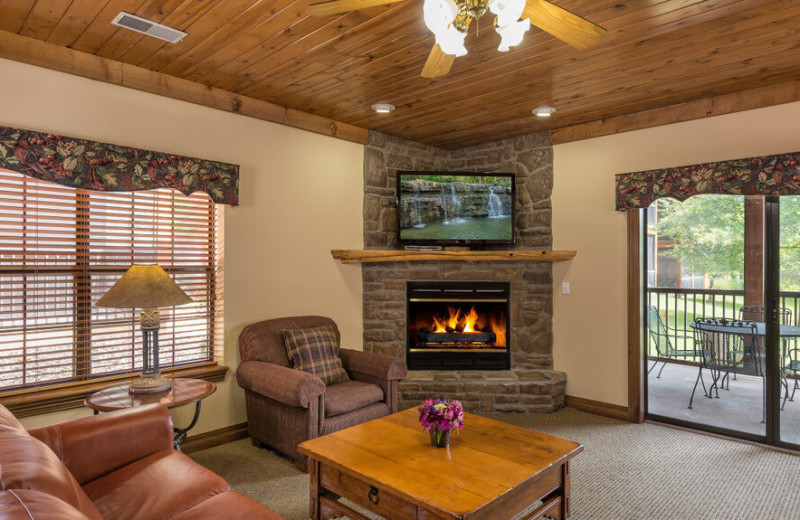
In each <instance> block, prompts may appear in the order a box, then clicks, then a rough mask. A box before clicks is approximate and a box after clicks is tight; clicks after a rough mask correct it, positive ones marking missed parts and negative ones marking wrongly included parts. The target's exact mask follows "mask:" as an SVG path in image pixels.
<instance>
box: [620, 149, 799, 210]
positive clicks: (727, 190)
mask: <svg viewBox="0 0 800 520" xmlns="http://www.w3.org/2000/svg"><path fill="white" fill-rule="evenodd" d="M711 193H715V194H724V195H800V152H794V153H786V154H780V155H767V156H764V157H750V158H747V159H735V160H732V161H720V162H713V163H705V164H694V165H691V166H678V167H676V168H664V169H661V170H648V171H642V172H633V173H622V174H619V175H617V177H616V196H617V210H619V211H624V210H627V209H636V208H646V207H648V206H650V204H651V203H652V202H653V201H655V200H657V199H660V198H664V197H671V198H673V199H677V200H681V201H682V200H686V199H688V198H689V197H691V196H692V195H702V194H711Z"/></svg>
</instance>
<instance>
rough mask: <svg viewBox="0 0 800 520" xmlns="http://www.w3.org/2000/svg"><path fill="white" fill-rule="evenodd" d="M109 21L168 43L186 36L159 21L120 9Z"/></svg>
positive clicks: (175, 41) (176, 41)
mask: <svg viewBox="0 0 800 520" xmlns="http://www.w3.org/2000/svg"><path fill="white" fill-rule="evenodd" d="M111 23H113V24H114V25H118V26H120V27H125V28H126V29H130V30H132V31H136V32H138V33H142V34H146V35H148V36H152V37H153V38H158V39H159V40H164V41H167V42H170V43H178V42H179V41H181V40H182V39H183V38H184V36H186V33H185V32H183V31H179V30H177V29H173V28H172V27H167V26H166V25H161V24H160V23H155V22H151V21H150V20H145V19H144V18H142V17H141V16H136V15H135V14H130V13H126V12H124V11H121V12H120V13H119V14H118V15H117V16H116V17H115V18H114V19H113V20H111Z"/></svg>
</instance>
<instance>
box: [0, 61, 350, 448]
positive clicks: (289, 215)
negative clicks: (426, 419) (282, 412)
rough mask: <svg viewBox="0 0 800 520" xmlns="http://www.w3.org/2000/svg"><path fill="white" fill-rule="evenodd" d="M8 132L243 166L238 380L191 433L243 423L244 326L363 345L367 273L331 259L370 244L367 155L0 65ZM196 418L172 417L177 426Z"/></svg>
mask: <svg viewBox="0 0 800 520" xmlns="http://www.w3.org/2000/svg"><path fill="white" fill-rule="evenodd" d="M0 124H3V125H8V126H19V127H23V128H30V129H35V130H45V131H50V132H54V133H60V134H64V135H68V136H74V137H83V138H87V139H94V140H100V141H107V142H111V143H117V144H123V145H129V146H135V147H140V148H147V149H155V150H159V151H165V152H173V153H177V154H184V155H190V156H195V157H202V158H206V159H214V160H219V161H226V162H232V163H237V164H239V165H241V177H240V206H238V207H236V208H230V207H229V208H226V209H225V353H224V356H225V358H224V363H225V364H226V365H228V366H229V367H231V369H232V371H231V373H230V374H229V375H228V377H227V379H226V380H225V382H224V383H221V384H219V385H218V386H219V388H218V390H217V392H216V394H214V395H213V396H211V397H209V398H208V399H207V400H206V401H205V402H204V404H203V413H202V415H201V419H200V422H199V424H198V426H197V428H196V429H195V430H193V432H192V433H201V432H204V431H208V430H212V429H216V428H222V427H224V426H228V425H232V424H237V423H240V422H244V421H245V420H246V417H245V410H244V397H243V393H242V391H241V389H240V388H239V387H238V385H237V384H236V380H235V376H233V372H235V369H236V365H237V363H238V359H239V354H238V350H237V345H236V340H237V337H238V335H239V332H240V331H241V329H242V327H244V326H245V325H247V324H249V323H252V322H255V321H259V320H262V319H267V318H274V317H279V316H287V315H297V314H324V315H328V316H331V317H332V318H333V319H335V320H336V322H337V323H338V324H339V326H340V328H341V330H342V340H343V345H344V346H347V347H351V348H356V349H360V348H361V337H362V321H361V270H360V268H359V267H357V266H356V267H353V266H342V265H340V264H338V263H337V262H334V261H333V259H331V257H330V250H331V249H336V248H360V247H361V245H362V233H361V229H362V219H361V208H362V199H363V173H362V160H363V146H361V145H358V144H354V143H348V142H345V141H341V140H338V139H333V138H329V137H325V136H321V135H317V134H313V133H309V132H305V131H302V130H297V129H293V128H288V127H284V126H280V125H276V124H273V123H268V122H264V121H259V120H256V119H251V118H247V117H243V116H238V115H234V114H229V113H226V112H222V111H218V110H212V109H209V108H205V107H200V106H196V105H192V104H189V103H184V102H181V101H175V100H171V99H167V98H163V97H159V96H155V95H151V94H146V93H142V92H137V91H135V90H130V89H125V88H122V87H117V86H112V85H107V84H104V83H100V82H95V81H91V80H87V79H83V78H78V77H75V76H70V75H67V74H62V73H59V72H53V71H49V70H45V69H41V68H37V67H32V66H29V65H24V64H19V63H16V62H11V61H7V60H2V59H0ZM188 412H189V411H188V410H186V409H183V410H181V411H180V412H176V422H183V421H185V420H186V419H187V418H188V417H187V415H188ZM85 414H87V412H86V410H85V409H77V410H69V411H66V412H61V413H57V414H48V415H42V416H37V417H31V418H27V419H25V420H24V421H23V422H24V423H25V425H26V426H27V427H34V426H39V425H43V424H49V423H52V422H56V421H60V420H64V419H68V418H72V417H77V416H81V415H85Z"/></svg>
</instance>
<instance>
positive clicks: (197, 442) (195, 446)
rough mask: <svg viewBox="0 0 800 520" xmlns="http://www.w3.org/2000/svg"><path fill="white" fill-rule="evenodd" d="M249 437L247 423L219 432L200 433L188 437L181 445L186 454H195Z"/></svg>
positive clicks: (227, 427)
mask: <svg viewBox="0 0 800 520" xmlns="http://www.w3.org/2000/svg"><path fill="white" fill-rule="evenodd" d="M247 436H248V432H247V423H246V422H243V423H240V424H234V425H231V426H226V427H225V428H220V429H218V430H211V431H210V432H205V433H200V434H197V435H192V436H191V437H188V438H187V439H186V440H185V441H183V444H181V451H182V452H184V453H194V452H196V451H200V450H205V449H207V448H213V447H214V446H220V445H222V444H227V443H229V442H233V441H238V440H239V439H244V438H246V437H247Z"/></svg>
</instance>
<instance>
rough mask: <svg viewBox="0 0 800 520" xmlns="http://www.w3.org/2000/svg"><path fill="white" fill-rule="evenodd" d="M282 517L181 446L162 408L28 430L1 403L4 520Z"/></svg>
mask: <svg viewBox="0 0 800 520" xmlns="http://www.w3.org/2000/svg"><path fill="white" fill-rule="evenodd" d="M219 518H224V519H225V520H245V519H247V520H276V519H280V518H281V517H280V516H278V515H277V514H276V513H274V512H272V511H270V510H269V509H267V508H266V507H264V506H262V505H261V504H259V503H258V502H256V501H254V500H251V499H250V498H248V497H246V496H245V495H242V494H241V493H237V492H235V491H231V489H230V486H229V485H228V484H227V482H225V481H224V480H223V479H222V478H220V477H219V476H217V475H216V474H214V473H212V472H211V471H209V470H207V469H205V468H203V467H202V466H200V465H199V464H196V463H194V462H193V461H192V460H191V459H190V458H189V457H187V456H186V455H184V454H182V453H180V452H178V451H175V449H173V444H172V419H171V417H170V415H169V412H168V411H167V409H166V408H165V407H164V406H161V405H156V404H154V405H147V406H141V407H137V408H131V409H128V410H123V411H119V412H111V413H107V414H101V415H95V416H91V417H83V418H80V419H76V420H73V421H67V422H64V423H61V424H57V425H54V426H48V427H46V428H39V429H35V430H31V431H30V432H27V431H25V428H23V426H22V425H21V424H20V423H19V421H17V419H16V418H15V417H14V416H13V415H12V414H11V413H10V412H9V411H8V410H7V409H6V408H4V407H2V406H0V519H3V520H17V519H20V520H21V519H28V520H56V519H58V520H87V519H89V520H101V519H106V520H155V519H175V520H189V519H204V520H205V519H207V520H211V519H219Z"/></svg>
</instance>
